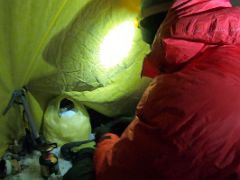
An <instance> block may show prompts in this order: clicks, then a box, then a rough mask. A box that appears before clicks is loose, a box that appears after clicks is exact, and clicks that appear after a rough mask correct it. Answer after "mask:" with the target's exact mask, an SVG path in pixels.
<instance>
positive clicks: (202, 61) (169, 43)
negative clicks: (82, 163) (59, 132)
mask: <svg viewBox="0 0 240 180" xmlns="http://www.w3.org/2000/svg"><path fill="white" fill-rule="evenodd" d="M239 13H240V9H239V8H238V7H231V4H230V2H229V1H227V0H176V1H175V3H174V4H173V6H172V8H171V10H170V12H169V14H168V16H167V19H166V20H165V22H164V23H163V24H162V25H161V27H160V28H159V31H158V34H157V35H156V38H155V41H154V44H153V47H152V51H151V52H150V54H149V55H148V56H147V57H146V59H145V66H144V71H143V74H144V75H150V76H151V77H155V78H154V80H153V82H152V83H151V84H150V86H149V87H148V88H147V90H146V91H145V93H144V96H143V98H142V99H141V101H140V103H139V105H138V108H137V113H136V116H135V119H134V120H133V122H132V123H131V124H130V126H129V127H128V128H127V129H126V130H125V132H124V133H123V135H122V136H121V137H120V138H118V137H116V136H115V135H111V134H108V136H112V139H106V140H103V141H102V142H100V143H99V144H98V145H97V148H96V153H95V166H96V171H97V172H96V174H97V179H98V180H101V179H104V180H108V179H109V180H110V179H116V180H118V179H119V180H120V179H129V180H130V179H156V180H157V179H171V180H174V179H176V180H177V179H185V180H195V179H196V180H197V179H209V180H210V179H211V180H214V179H216V180H221V179H239V177H240V171H239V169H240V167H239V164H240V138H239V131H240V121H239V117H240V111H239V107H240V96H239V91H240V83H239V82H240V78H239V77H240V62H239V56H240V44H239V35H240V33H239V22H240V21H239V20H240V19H239ZM146 70H147V71H146Z"/></svg>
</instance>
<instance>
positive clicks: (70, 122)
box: [43, 96, 91, 146]
mask: <svg viewBox="0 0 240 180" xmlns="http://www.w3.org/2000/svg"><path fill="white" fill-rule="evenodd" d="M43 133H44V136H45V138H46V140H47V141H49V142H56V143H58V145H59V146H61V145H63V144H65V143H68V142H73V141H82V140H87V139H89V137H90V133H91V124H90V120H89V115H88V112H87V110H86V109H85V107H84V106H83V105H80V104H77V103H76V102H74V101H73V100H70V99H67V98H65V97H61V96H60V97H58V98H56V99H54V100H53V101H51V102H50V103H49V105H48V107H47V110H46V112H45V114H44V122H43Z"/></svg>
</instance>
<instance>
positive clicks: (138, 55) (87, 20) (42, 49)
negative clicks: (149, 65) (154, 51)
mask: <svg viewBox="0 0 240 180" xmlns="http://www.w3.org/2000/svg"><path fill="white" fill-rule="evenodd" d="M138 13H139V1H138V0H133V1H127V0H118V1H114V0H84V1H79V0H51V1H49V0H41V1H37V2H36V1H34V0H11V1H8V0H1V1H0V42H1V43H0V59H1V60H0V68H1V71H0V77H1V78H0V92H1V104H0V112H3V110H4V108H5V107H6V106H7V104H8V101H9V100H10V98H11V95H12V92H13V91H14V90H16V89H20V88H21V87H23V86H27V87H28V89H29V93H28V96H29V97H28V99H29V101H30V104H33V106H31V109H32V112H33V114H34V118H35V120H36V124H37V127H38V129H41V126H42V118H43V114H44V110H45V109H46V107H47V104H48V102H49V101H50V100H51V99H53V98H54V97H56V96H59V95H62V94H64V95H65V96H66V97H69V98H71V99H74V100H75V101H77V102H78V103H80V104H83V105H85V106H88V107H90V108H92V109H95V110H96V111H98V112H100V113H102V114H105V115H108V116H117V115H120V114H129V113H133V112H134V107H135V106H136V104H137V101H138V99H139V98H140V97H141V95H142V92H143V90H144V89H145V87H146V85H147V84H148V83H149V80H148V79H146V78H145V79H141V78H140V73H141V66H142V62H143V61H142V59H143V56H144V54H146V53H147V52H148V46H147V45H145V44H144V43H143V42H142V41H141V35H140V32H139V30H138V29H137V28H135V31H136V32H135V37H134V40H133V46H132V51H131V53H130V54H129V56H128V57H126V58H125V59H124V63H123V64H121V65H117V66H116V67H114V68H112V69H111V70H108V71H105V70H103V69H101V68H98V67H99V66H98V62H99V61H100V60H99V56H98V55H99V46H100V44H101V42H102V40H103V38H104V36H105V35H106V33H108V31H109V30H110V29H111V28H113V27H115V26H117V25H118V24H119V23H122V22H124V21H126V20H130V21H134V20H135V18H136V17H137V15H138ZM0 121H1V123H0V141H1V145H0V155H2V154H3V153H4V151H5V150H6V148H7V146H8V144H9V143H10V142H12V141H13V140H14V139H18V138H20V137H21V136H22V135H23V133H24V132H23V122H22V114H21V108H19V106H18V105H16V106H15V105H14V107H13V108H11V109H10V111H9V112H8V113H7V115H6V116H2V115H0ZM13 132H14V133H13Z"/></svg>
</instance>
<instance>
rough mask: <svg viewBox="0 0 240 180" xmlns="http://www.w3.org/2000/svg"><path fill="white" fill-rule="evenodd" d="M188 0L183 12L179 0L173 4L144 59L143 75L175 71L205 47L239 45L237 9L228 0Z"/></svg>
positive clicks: (239, 34) (239, 26) (239, 11)
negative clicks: (189, 1)
mask: <svg viewBox="0 0 240 180" xmlns="http://www.w3.org/2000/svg"><path fill="white" fill-rule="evenodd" d="M191 2H192V3H190V6H191V8H187V9H188V10H187V11H186V10H184V9H185V8H186V7H184V5H185V4H184V2H183V1H182V2H181V3H182V4H179V3H178V4H177V3H175V4H173V6H172V8H171V10H170V12H169V14H168V17H167V18H166V20H165V22H164V23H163V24H162V25H161V26H160V28H159V30H158V33H157V35H156V37H155V41H154V43H153V45H152V51H151V53H150V54H148V55H147V56H146V58H145V61H144V67H143V72H142V73H143V75H145V76H149V77H155V76H156V75H158V74H160V73H168V72H175V71H177V70H178V69H179V68H181V67H182V66H184V64H185V63H187V62H189V61H190V60H192V59H193V58H194V57H196V56H197V55H199V54H201V53H202V52H204V50H205V49H207V48H208V47H209V46H223V45H240V16H239V14H240V8H238V7H231V4H230V3H229V1H219V0H218V1H216V0H212V1H208V2H206V1H201V3H200V1H194V0H193V1H191ZM188 6H189V3H188ZM194 9H195V11H194ZM193 12H194V13H193Z"/></svg>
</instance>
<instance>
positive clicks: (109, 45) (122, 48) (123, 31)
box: [100, 21, 135, 68]
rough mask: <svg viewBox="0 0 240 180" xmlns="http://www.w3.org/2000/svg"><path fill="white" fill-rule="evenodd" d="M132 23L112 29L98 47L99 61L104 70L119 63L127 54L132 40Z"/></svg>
mask: <svg viewBox="0 0 240 180" xmlns="http://www.w3.org/2000/svg"><path fill="white" fill-rule="evenodd" d="M134 32H135V27H134V22H131V21H127V22H124V23H122V24H120V25H119V26H117V27H116V28H114V29H112V30H111V31H110V32H109V34H107V36H106V37H105V39H104V40H103V43H102V44H101V47H100V60H101V64H102V65H103V66H104V67H105V68H112V67H114V66H116V65H117V64H119V63H121V62H122V61H123V60H124V59H125V58H126V57H127V56H128V54H129V51H130V50H131V48H132V43H133V38H134Z"/></svg>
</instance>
